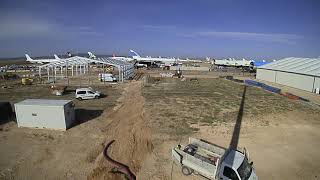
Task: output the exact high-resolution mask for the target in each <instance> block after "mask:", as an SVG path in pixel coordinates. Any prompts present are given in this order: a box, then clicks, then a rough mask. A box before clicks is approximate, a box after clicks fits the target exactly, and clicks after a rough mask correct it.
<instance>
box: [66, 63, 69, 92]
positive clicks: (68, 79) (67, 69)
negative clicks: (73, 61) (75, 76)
mask: <svg viewBox="0 0 320 180" xmlns="http://www.w3.org/2000/svg"><path fill="white" fill-rule="evenodd" d="M66 78H67V84H68V86H69V77H68V63H66Z"/></svg>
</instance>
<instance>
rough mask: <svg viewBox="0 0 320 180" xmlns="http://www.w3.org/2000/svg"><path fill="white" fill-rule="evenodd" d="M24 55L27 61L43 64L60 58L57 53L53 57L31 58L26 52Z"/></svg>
mask: <svg viewBox="0 0 320 180" xmlns="http://www.w3.org/2000/svg"><path fill="white" fill-rule="evenodd" d="M25 55H26V58H27V61H28V62H31V63H39V64H43V63H50V62H57V61H60V60H61V59H60V58H59V57H58V56H57V55H54V57H55V59H32V58H31V57H30V56H29V55H28V54H25ZM57 58H59V59H57Z"/></svg>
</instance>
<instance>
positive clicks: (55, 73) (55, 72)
mask: <svg viewBox="0 0 320 180" xmlns="http://www.w3.org/2000/svg"><path fill="white" fill-rule="evenodd" d="M56 79H57V67H56V66H55V67H54V81H56Z"/></svg>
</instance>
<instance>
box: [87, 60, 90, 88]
mask: <svg viewBox="0 0 320 180" xmlns="http://www.w3.org/2000/svg"><path fill="white" fill-rule="evenodd" d="M89 68H90V67H89V65H88V64H87V74H88V85H90V72H89Z"/></svg>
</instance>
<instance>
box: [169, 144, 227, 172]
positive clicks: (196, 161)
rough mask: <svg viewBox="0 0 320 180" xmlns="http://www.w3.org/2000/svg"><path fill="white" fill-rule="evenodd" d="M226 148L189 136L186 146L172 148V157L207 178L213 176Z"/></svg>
mask: <svg viewBox="0 0 320 180" xmlns="http://www.w3.org/2000/svg"><path fill="white" fill-rule="evenodd" d="M225 151H226V149H224V148H222V147H220V146H217V145H214V144H211V143H209V142H206V141H203V140H200V139H195V138H189V144H188V145H187V146H180V148H179V147H175V148H173V149H172V157H173V158H174V159H175V160H176V161H177V162H179V163H180V165H183V166H187V167H189V168H191V169H193V170H194V171H196V172H198V173H200V174H202V175H204V176H205V177H208V178H214V177H215V174H216V166H217V164H218V163H219V160H220V158H221V156H222V155H223V154H224V152H225Z"/></svg>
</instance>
